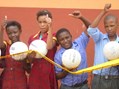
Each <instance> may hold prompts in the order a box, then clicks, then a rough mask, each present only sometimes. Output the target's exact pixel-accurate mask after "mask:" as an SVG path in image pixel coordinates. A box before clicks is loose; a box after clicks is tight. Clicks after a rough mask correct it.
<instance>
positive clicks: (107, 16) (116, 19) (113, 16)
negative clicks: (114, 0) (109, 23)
mask: <svg viewBox="0 0 119 89" xmlns="http://www.w3.org/2000/svg"><path fill="white" fill-rule="evenodd" d="M110 18H113V19H115V21H117V22H118V18H117V16H116V15H114V14H108V15H106V16H105V18H104V23H105V21H106V20H108V19H110Z"/></svg>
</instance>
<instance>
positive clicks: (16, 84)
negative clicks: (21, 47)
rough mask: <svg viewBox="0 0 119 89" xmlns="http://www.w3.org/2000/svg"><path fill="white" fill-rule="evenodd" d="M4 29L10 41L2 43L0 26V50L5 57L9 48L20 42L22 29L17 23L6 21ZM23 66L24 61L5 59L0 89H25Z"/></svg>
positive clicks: (25, 81)
mask: <svg viewBox="0 0 119 89" xmlns="http://www.w3.org/2000/svg"><path fill="white" fill-rule="evenodd" d="M5 28H6V33H7V36H8V38H9V40H10V41H3V35H4V34H3V32H4V27H3V26H2V25H1V29H0V49H1V50H2V51H4V52H5V55H9V54H10V53H9V49H10V46H11V45H12V44H13V43H15V42H17V41H20V35H21V32H22V29H21V25H20V23H19V22H17V21H8V22H7V24H6V26H5ZM5 55H4V56H5ZM25 65H26V63H25V61H16V60H14V59H13V58H12V57H7V58H5V67H4V71H3V78H2V89H27V77H26V75H25Z"/></svg>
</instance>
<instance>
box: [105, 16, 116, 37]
mask: <svg viewBox="0 0 119 89" xmlns="http://www.w3.org/2000/svg"><path fill="white" fill-rule="evenodd" d="M104 26H105V30H106V32H107V34H108V36H111V37H112V36H115V34H116V32H117V29H118V22H117V21H116V19H114V18H109V19H107V20H106V21H105V23H104Z"/></svg>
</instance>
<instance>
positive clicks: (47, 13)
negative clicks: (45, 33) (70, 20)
mask: <svg viewBox="0 0 119 89" xmlns="http://www.w3.org/2000/svg"><path fill="white" fill-rule="evenodd" d="M44 15H48V16H49V17H50V18H51V19H52V14H51V12H49V11H48V10H41V11H38V12H37V14H36V16H37V20H38V17H39V16H44Z"/></svg>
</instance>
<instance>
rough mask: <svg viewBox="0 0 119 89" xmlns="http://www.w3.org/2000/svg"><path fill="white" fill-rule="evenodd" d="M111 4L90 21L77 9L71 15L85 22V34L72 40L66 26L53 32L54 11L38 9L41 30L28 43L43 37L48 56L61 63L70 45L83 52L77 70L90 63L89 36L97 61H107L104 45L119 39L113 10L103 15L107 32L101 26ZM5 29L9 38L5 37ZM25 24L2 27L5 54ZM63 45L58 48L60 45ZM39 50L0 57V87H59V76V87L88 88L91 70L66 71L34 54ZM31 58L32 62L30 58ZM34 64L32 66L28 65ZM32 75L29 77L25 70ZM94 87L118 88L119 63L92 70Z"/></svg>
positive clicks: (1, 44) (10, 23)
mask: <svg viewBox="0 0 119 89" xmlns="http://www.w3.org/2000/svg"><path fill="white" fill-rule="evenodd" d="M110 7H111V4H106V5H105V7H104V9H103V10H102V11H101V13H100V14H99V15H98V16H97V17H96V19H95V20H94V21H93V22H92V23H90V21H88V20H87V19H86V18H85V17H84V16H83V15H82V14H81V13H80V12H79V11H74V12H73V13H72V14H70V16H72V17H74V18H76V19H80V20H81V21H82V22H83V23H84V24H85V26H86V29H85V30H84V31H83V32H82V34H81V35H80V36H79V37H78V38H76V39H75V40H74V41H73V42H72V35H71V33H70V32H69V30H68V29H67V28H61V29H59V30H58V31H57V32H56V33H53V32H52V14H51V13H50V12H49V11H47V10H42V11H39V12H38V13H37V18H36V19H37V22H38V25H39V28H40V30H39V32H38V33H37V34H34V35H32V36H31V37H30V38H29V40H28V44H29V45H30V43H31V42H32V41H34V40H36V39H41V40H43V41H45V42H46V44H47V49H48V53H47V55H46V56H47V57H48V58H50V59H51V60H53V61H55V62H56V63H57V64H59V65H61V66H63V65H62V60H61V59H62V54H63V53H64V52H65V50H67V49H70V48H72V49H75V50H77V51H78V52H80V54H81V59H82V60H81V63H80V65H79V66H78V67H77V68H75V69H69V70H70V71H77V70H81V69H84V68H86V67H87V56H86V47H87V44H88V42H89V39H90V37H91V38H93V39H94V42H95V60H94V65H97V64H101V63H104V62H106V61H108V60H107V59H106V58H105V57H104V55H103V47H104V45H105V44H106V43H107V42H109V41H117V42H118V41H119V38H118V35H117V33H116V32H117V29H118V26H119V24H118V18H117V17H116V16H114V15H112V14H109V15H107V16H106V17H105V18H104V27H105V31H106V34H103V33H101V32H100V30H99V29H98V27H97V26H98V24H99V22H100V20H101V19H102V17H103V16H104V15H105V14H106V13H107V12H108V11H109V9H110ZM4 30H6V33H7V35H8V38H9V40H10V41H5V40H4V39H3V37H4ZM21 33H22V28H21V25H20V23H18V22H17V21H8V22H7V23H6V24H4V25H1V27H0V49H1V51H2V56H4V55H9V48H10V46H11V45H12V44H13V43H15V42H17V41H21V40H20V35H21ZM58 45H60V46H61V47H60V49H58V50H57V46H58ZM35 55H36V53H35V52H31V53H29V54H28V56H27V58H25V59H24V60H22V61H16V60H14V59H13V58H11V57H7V58H5V59H0V67H2V68H4V71H3V73H2V75H1V82H0V83H1V84H0V85H1V86H0V87H1V88H0V89H58V83H57V80H60V81H61V85H60V89H89V86H88V81H87V79H88V74H87V73H83V74H80V75H73V74H70V73H68V72H67V71H65V70H63V69H61V68H59V67H57V66H54V65H53V64H51V63H49V62H48V61H46V60H44V58H40V59H39V58H35ZM27 60H29V62H30V63H28V62H27ZM30 64H32V67H29V66H30ZM25 71H27V72H28V73H29V74H30V76H29V80H27V77H26V74H25V73H26V72H25ZM93 74H94V78H93V80H92V89H119V71H118V68H117V67H110V68H104V69H101V70H95V71H93Z"/></svg>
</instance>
